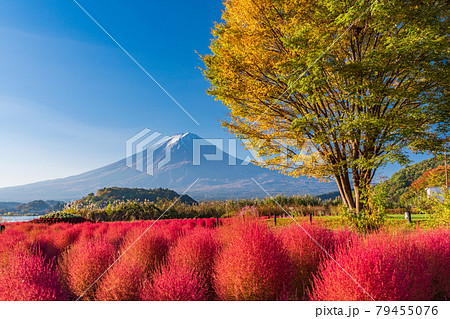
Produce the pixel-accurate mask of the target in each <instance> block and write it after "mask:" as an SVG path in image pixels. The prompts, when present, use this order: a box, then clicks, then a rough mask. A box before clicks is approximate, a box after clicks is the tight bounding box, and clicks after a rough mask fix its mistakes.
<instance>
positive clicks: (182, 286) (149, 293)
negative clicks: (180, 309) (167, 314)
mask: <svg viewBox="0 0 450 319" xmlns="http://www.w3.org/2000/svg"><path fill="white" fill-rule="evenodd" d="M141 299H142V300H155V301H204V300H208V288H207V287H206V284H205V281H204V279H203V278H202V277H201V276H199V274H198V273H197V272H196V271H195V270H194V269H192V268H188V267H183V266H180V265H175V264H172V265H166V266H165V267H163V268H162V270H161V272H160V273H159V274H157V275H156V276H155V277H154V278H153V282H150V281H147V282H146V283H145V285H144V287H143V289H142V291H141Z"/></svg>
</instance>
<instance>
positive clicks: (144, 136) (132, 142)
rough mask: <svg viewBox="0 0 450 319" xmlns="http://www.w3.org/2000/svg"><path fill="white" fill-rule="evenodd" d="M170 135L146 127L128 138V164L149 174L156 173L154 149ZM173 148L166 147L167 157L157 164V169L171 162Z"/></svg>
mask: <svg viewBox="0 0 450 319" xmlns="http://www.w3.org/2000/svg"><path fill="white" fill-rule="evenodd" d="M169 138H170V137H169V136H162V134H161V133H160V132H156V131H154V132H153V133H152V130H150V129H148V128H146V129H144V130H142V131H141V132H139V133H138V134H136V135H134V136H133V137H132V138H130V139H128V140H127V143H126V145H127V146H126V164H127V166H128V167H131V168H133V167H135V168H136V169H137V170H138V171H140V172H145V173H147V174H148V175H152V176H153V173H154V166H155V163H154V151H155V150H156V148H157V147H158V146H159V145H161V143H162V142H164V141H166V140H167V139H169ZM170 151H171V148H170V146H169V147H166V149H165V157H164V158H163V159H162V160H160V161H158V163H157V164H156V167H157V169H161V168H162V167H164V165H166V164H167V163H169V162H170V156H171V152H170Z"/></svg>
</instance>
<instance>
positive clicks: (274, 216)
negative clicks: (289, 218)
mask: <svg viewBox="0 0 450 319" xmlns="http://www.w3.org/2000/svg"><path fill="white" fill-rule="evenodd" d="M273 223H274V224H275V226H276V225H277V215H273Z"/></svg>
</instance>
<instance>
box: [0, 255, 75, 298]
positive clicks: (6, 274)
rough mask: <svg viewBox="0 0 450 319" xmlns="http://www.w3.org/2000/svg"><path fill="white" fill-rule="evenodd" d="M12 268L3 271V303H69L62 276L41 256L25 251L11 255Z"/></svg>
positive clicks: (0, 283) (0, 291)
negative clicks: (51, 301) (59, 277)
mask: <svg viewBox="0 0 450 319" xmlns="http://www.w3.org/2000/svg"><path fill="white" fill-rule="evenodd" d="M11 254H12V260H11V262H10V263H9V265H8V267H7V268H5V267H0V300H29V301H33V300H35V301H44V300H66V299H67V296H66V295H65V294H64V293H63V289H62V285H61V283H60V282H59V281H58V275H57V273H56V272H55V271H54V269H53V265H52V264H51V263H47V262H45V259H44V257H42V256H41V255H32V254H31V253H30V252H28V251H24V250H23V249H15V250H14V251H12V252H11Z"/></svg>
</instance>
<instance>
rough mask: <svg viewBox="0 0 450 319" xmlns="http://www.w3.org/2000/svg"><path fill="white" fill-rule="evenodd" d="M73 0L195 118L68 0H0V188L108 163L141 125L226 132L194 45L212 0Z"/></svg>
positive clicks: (205, 37)
mask: <svg viewBox="0 0 450 319" xmlns="http://www.w3.org/2000/svg"><path fill="white" fill-rule="evenodd" d="M77 1H78V2H79V4H80V5H82V6H83V7H84V8H85V9H86V10H87V11H88V12H89V13H90V14H91V15H92V16H93V17H94V18H95V19H96V20H97V21H98V22H99V23H100V24H101V25H102V26H103V27H104V28H105V29H106V30H107V31H108V32H109V33H110V34H111V35H112V36H113V37H114V38H115V39H116V40H117V41H118V42H119V43H120V44H121V45H122V46H123V47H124V48H125V49H126V50H127V51H128V52H129V53H130V54H131V55H132V56H134V57H135V58H136V60H137V61H139V63H140V64H141V65H142V66H143V67H144V68H145V69H146V70H147V71H148V72H149V73H150V74H151V75H152V76H153V77H154V78H155V79H156V80H157V81H159V83H160V84H161V85H162V86H163V87H164V88H165V89H166V90H167V91H168V92H170V94H172V96H173V97H174V98H175V99H176V100H178V102H179V103H180V104H181V105H183V106H184V107H185V108H186V110H187V111H188V112H189V113H190V114H191V115H192V116H193V117H194V118H195V119H196V120H197V121H198V122H199V124H200V125H199V126H198V125H197V124H196V123H195V122H194V121H192V120H191V119H190V118H189V117H188V116H187V115H186V114H185V113H184V112H183V111H181V110H180V109H179V107H178V106H177V105H176V104H175V103H174V102H173V101H172V100H171V99H170V98H169V97H168V96H167V95H166V94H165V93H164V92H163V91H162V90H161V89H160V88H159V87H158V86H157V85H156V84H155V83H154V82H153V81H152V80H151V79H150V78H148V77H147V75H146V74H145V73H144V72H143V71H142V70H140V69H139V68H138V67H137V66H136V65H135V64H134V63H133V62H132V61H131V60H130V58H129V57H128V56H126V54H125V53H124V52H123V51H122V50H121V49H120V48H119V47H118V46H117V45H116V44H115V43H114V42H113V41H112V40H111V39H110V38H108V36H107V35H106V34H105V33H104V32H103V31H102V30H101V29H100V28H99V27H98V26H97V25H95V23H94V22H93V21H92V20H91V19H90V18H89V17H88V16H87V15H86V14H85V13H84V12H83V11H82V10H81V9H80V8H79V7H78V6H77V5H76V3H75V2H74V1H73V0H58V1H54V0H40V1H36V0H20V1H18V0H0V39H1V40H0V41H1V49H0V74H1V75H0V149H1V160H0V161H1V162H0V187H4V186H13V185H19V184H25V183H29V182H34V181H39V180H45V179H53V178H58V177H65V176H70V175H73V174H77V173H82V172H84V171H87V170H90V169H94V168H97V167H100V166H103V165H107V164H110V163H112V162H114V161H116V160H119V159H121V158H123V157H124V155H125V147H124V145H125V141H126V140H127V139H128V138H129V137H131V136H132V135H133V134H135V133H137V132H139V131H140V130H142V129H143V128H146V127H148V128H150V129H153V130H157V131H160V132H162V133H164V134H166V135H172V134H176V133H182V132H187V131H191V132H194V133H196V134H198V135H200V136H202V137H205V138H211V137H214V138H222V137H230V136H229V135H228V134H227V133H226V132H225V131H224V129H223V128H222V127H221V126H220V123H219V121H218V119H220V118H224V116H225V112H226V109H225V108H224V107H223V106H222V105H221V104H220V103H219V102H216V101H214V100H213V98H212V97H210V96H208V95H206V93H205V90H206V88H207V86H208V84H207V82H206V81H205V80H204V78H203V76H202V74H201V71H200V70H199V69H198V67H199V66H201V65H202V63H201V61H200V60H199V57H198V55H197V53H196V52H195V51H198V52H199V53H202V54H203V53H208V52H209V50H208V45H209V41H210V38H211V34H210V30H211V28H212V26H213V23H214V21H219V20H220V16H221V10H222V4H221V1H220V0H191V1H178V0H174V1H155V0H147V1H144V0H134V1H130V0H128V1H126V0H114V1H111V0H109V1H107V0H96V1H92V0H91V1H87V0H77ZM415 159H416V160H418V159H421V158H415ZM395 169H397V167H395V168H393V167H390V168H389V169H387V170H385V172H384V174H385V175H390V174H391V173H392V171H395Z"/></svg>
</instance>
